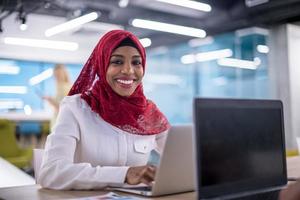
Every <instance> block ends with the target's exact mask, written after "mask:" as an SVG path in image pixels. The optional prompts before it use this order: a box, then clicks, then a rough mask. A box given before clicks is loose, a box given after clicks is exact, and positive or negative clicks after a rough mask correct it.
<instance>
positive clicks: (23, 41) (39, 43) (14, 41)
mask: <svg viewBox="0 0 300 200" xmlns="http://www.w3.org/2000/svg"><path fill="white" fill-rule="evenodd" d="M4 43H5V44H11V45H20V46H29V47H39V48H47V49H59V50H67V51H75V50H77V49H78V44H77V43H75V42H64V41H52V40H38V39H28V38H17V37H6V38H4Z"/></svg>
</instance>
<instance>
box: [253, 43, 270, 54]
mask: <svg viewBox="0 0 300 200" xmlns="http://www.w3.org/2000/svg"><path fill="white" fill-rule="evenodd" d="M256 49H257V51H258V52H259V53H269V47H268V46H266V45H261V44H259V45H257V46H256Z"/></svg>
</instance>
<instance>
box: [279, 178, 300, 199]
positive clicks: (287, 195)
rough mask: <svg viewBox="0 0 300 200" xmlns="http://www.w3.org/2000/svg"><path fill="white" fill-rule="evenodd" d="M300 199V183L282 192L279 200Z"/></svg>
mask: <svg viewBox="0 0 300 200" xmlns="http://www.w3.org/2000/svg"><path fill="white" fill-rule="evenodd" d="M299 199H300V181H297V182H296V183H292V184H289V185H288V187H287V188H285V189H283V190H282V191H281V192H280V195H279V200H299Z"/></svg>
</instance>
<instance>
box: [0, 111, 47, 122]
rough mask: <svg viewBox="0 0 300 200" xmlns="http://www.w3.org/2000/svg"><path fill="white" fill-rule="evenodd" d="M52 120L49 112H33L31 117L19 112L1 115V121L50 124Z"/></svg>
mask: <svg viewBox="0 0 300 200" xmlns="http://www.w3.org/2000/svg"><path fill="white" fill-rule="evenodd" d="M51 118H52V114H51V113H48V112H41V111H40V112H32V114H31V115H26V114H25V113H19V112H8V113H0V119H8V120H11V121H14V122H19V121H36V122H43V121H47V122H49V121H50V120H51Z"/></svg>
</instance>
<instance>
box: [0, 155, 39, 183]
mask: <svg viewBox="0 0 300 200" xmlns="http://www.w3.org/2000/svg"><path fill="white" fill-rule="evenodd" d="M34 184H35V180H34V179H33V178H32V177H31V176H29V175H28V174H26V173H25V172H23V171H22V170H20V169H19V168H17V167H15V166H14V165H12V164H11V163H9V162H8V161H6V160H4V159H3V158H1V157H0V188H4V187H15V186H25V185H34Z"/></svg>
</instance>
